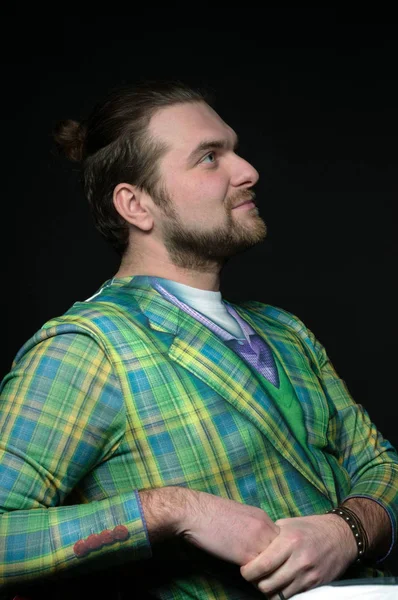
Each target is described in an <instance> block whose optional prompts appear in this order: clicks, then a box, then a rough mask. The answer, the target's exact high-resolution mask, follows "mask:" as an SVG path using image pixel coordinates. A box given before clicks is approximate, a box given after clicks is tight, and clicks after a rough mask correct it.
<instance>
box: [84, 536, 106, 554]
mask: <svg viewBox="0 0 398 600" xmlns="http://www.w3.org/2000/svg"><path fill="white" fill-rule="evenodd" d="M86 544H87V547H88V548H89V549H90V550H97V549H98V548H101V547H102V540H101V538H100V536H99V535H98V533H92V534H91V535H89V536H88V538H87V539H86Z"/></svg>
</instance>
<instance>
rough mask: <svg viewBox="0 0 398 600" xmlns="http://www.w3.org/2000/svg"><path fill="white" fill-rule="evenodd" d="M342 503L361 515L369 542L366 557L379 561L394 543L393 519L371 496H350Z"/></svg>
mask: <svg viewBox="0 0 398 600" xmlns="http://www.w3.org/2000/svg"><path fill="white" fill-rule="evenodd" d="M342 505H343V506H347V507H348V508H349V509H351V510H352V511H353V512H354V513H355V514H356V515H357V516H358V517H359V519H360V521H361V523H362V526H363V527H364V529H365V531H366V535H367V538H368V543H369V547H368V549H367V553H366V558H367V559H369V560H372V561H377V560H379V559H381V558H383V557H385V556H386V554H387V553H388V551H389V549H390V547H391V544H392V527H391V520H390V518H389V516H388V514H387V512H386V510H385V509H384V508H383V507H382V506H380V504H378V502H376V501H374V500H370V499H369V498H349V499H347V500H345V501H344V502H343V504H342Z"/></svg>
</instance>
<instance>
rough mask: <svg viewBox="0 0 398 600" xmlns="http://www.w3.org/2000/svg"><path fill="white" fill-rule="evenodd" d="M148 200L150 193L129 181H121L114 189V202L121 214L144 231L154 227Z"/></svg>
mask: <svg viewBox="0 0 398 600" xmlns="http://www.w3.org/2000/svg"><path fill="white" fill-rule="evenodd" d="M148 200H149V196H148V194H146V193H145V192H144V191H143V190H140V189H139V188H137V186H135V185H130V184H129V183H119V184H118V185H117V186H116V187H115V189H114V190H113V204H114V206H115V208H116V210H117V212H118V213H119V215H121V216H122V217H123V219H125V220H126V221H127V222H128V223H131V225H134V226H135V227H138V229H141V230H142V231H150V230H151V229H152V227H153V216H152V213H151V211H150V210H149V202H148Z"/></svg>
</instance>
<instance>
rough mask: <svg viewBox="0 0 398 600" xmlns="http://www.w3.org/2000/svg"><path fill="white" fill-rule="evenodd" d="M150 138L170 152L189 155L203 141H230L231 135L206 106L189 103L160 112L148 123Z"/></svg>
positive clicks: (225, 125) (223, 123) (229, 128)
mask: <svg viewBox="0 0 398 600" xmlns="http://www.w3.org/2000/svg"><path fill="white" fill-rule="evenodd" d="M149 131H150V133H151V135H152V136H153V137H154V138H155V139H157V140H159V141H161V142H165V143H166V144H167V146H168V148H169V151H168V153H170V152H173V153H177V154H181V155H184V154H186V153H189V152H190V151H191V150H192V149H193V148H195V146H197V145H198V144H199V143H200V142H201V141H202V140H204V139H220V140H228V141H231V142H232V141H233V140H234V138H235V134H234V131H233V130H232V129H231V127H229V125H227V124H226V123H225V122H224V121H223V120H222V119H221V117H220V116H219V115H218V114H217V113H216V111H215V110H213V109H212V108H211V107H210V106H209V105H208V104H205V103H204V102H192V103H187V104H176V105H174V106H168V107H166V108H162V109H160V110H159V111H158V112H157V113H155V115H154V116H153V117H152V119H151V121H150V123H149Z"/></svg>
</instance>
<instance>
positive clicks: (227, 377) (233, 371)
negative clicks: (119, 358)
mask: <svg viewBox="0 0 398 600" xmlns="http://www.w3.org/2000/svg"><path fill="white" fill-rule="evenodd" d="M135 279H137V278H135ZM139 279H144V278H141V277H140V278H139ZM145 279H147V278H145ZM140 287H141V286H140ZM140 293H141V297H140V296H139V295H138V297H137V295H136V294H135V299H136V300H137V301H138V303H139V304H140V306H141V310H142V311H143V312H144V313H145V316H146V317H147V319H148V324H149V326H150V327H151V328H152V329H153V330H154V331H158V332H163V333H168V334H172V336H174V339H173V338H171V340H172V341H171V344H170V346H169V357H170V359H171V360H173V361H175V362H177V363H178V364H179V365H180V366H182V367H183V368H184V369H186V370H188V371H189V372H191V373H192V374H193V375H195V376H196V377H198V378H199V379H201V380H202V381H203V382H204V383H206V385H208V386H210V387H211V388H212V389H214V391H215V392H216V393H217V394H219V395H220V396H222V397H223V398H224V399H225V400H226V401H227V402H229V403H230V404H232V405H233V406H234V408H235V409H236V410H238V411H239V412H241V413H242V414H244V415H245V417H246V418H247V419H249V420H250V421H251V422H252V423H253V424H254V425H255V426H256V427H257V428H258V429H259V430H260V431H261V432H262V433H263V434H264V435H265V436H266V437H267V439H268V440H269V441H270V442H271V443H272V444H273V445H274V447H275V448H276V450H277V451H278V452H279V453H280V454H281V455H282V456H283V457H284V458H285V459H286V460H288V461H289V462H290V463H291V464H292V465H293V467H294V468H295V469H297V470H298V471H299V472H301V473H302V474H303V475H304V476H305V477H306V478H307V479H308V480H309V481H310V482H311V483H312V484H313V485H314V486H315V487H316V488H317V489H318V490H319V491H320V492H322V493H323V494H325V495H327V491H326V489H325V486H324V484H323V483H322V480H321V479H320V478H318V477H317V476H316V474H315V473H314V472H313V469H311V468H310V466H309V465H308V457H307V455H306V454H305V452H304V450H303V448H302V447H301V445H300V444H299V443H298V442H297V441H296V440H295V439H294V437H293V436H292V434H291V432H290V429H289V427H288V425H287V423H286V421H285V420H284V418H283V416H282V415H281V413H280V412H279V410H278V408H277V406H276V405H275V402H274V401H273V400H272V399H271V398H270V396H268V394H267V391H266V389H265V388H263V387H262V386H261V384H260V381H259V380H258V379H257V377H256V376H255V375H253V373H252V371H251V370H250V369H249V367H248V366H247V365H246V363H245V362H244V361H243V360H242V359H241V358H240V357H239V356H238V355H237V354H236V353H235V352H233V351H232V350H231V349H229V348H228V347H227V346H226V345H225V344H224V343H223V342H222V341H221V340H220V339H219V338H218V337H217V336H216V335H215V334H214V333H213V332H212V331H210V330H209V329H208V328H207V327H205V326H203V325H202V324H201V323H199V322H198V321H197V320H196V319H195V318H194V317H192V316H191V315H188V314H187V313H185V312H184V311H182V310H181V309H179V308H177V307H176V306H174V305H173V304H171V303H170V302H168V301H167V300H165V299H164V298H163V297H162V296H161V295H160V294H158V292H156V291H154V290H152V289H151V290H149V289H148V290H147V291H144V290H140ZM148 294H149V295H148ZM148 298H152V300H148ZM235 308H236V309H237V310H238V307H236V306H235ZM241 314H242V317H243V318H247V317H248V316H247V314H246V312H245V311H243V312H241ZM247 320H248V321H249V322H250V324H251V325H252V326H253V328H254V329H256V331H258V333H259V335H261V336H263V335H264V331H263V329H264V328H263V327H260V328H259V323H255V322H254V321H253V320H251V319H249V318H247ZM267 341H268V339H267ZM270 345H271V346H272V347H273V349H274V350H275V351H276V352H277V353H278V354H279V351H278V350H277V349H275V348H274V346H273V345H272V344H270ZM279 356H280V354H279ZM280 360H281V362H282V363H283V361H284V358H283V357H282V356H280ZM288 375H289V373H288ZM290 376H291V373H290ZM291 380H292V379H291ZM292 384H293V387H295V384H294V382H293V381H292Z"/></svg>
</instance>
